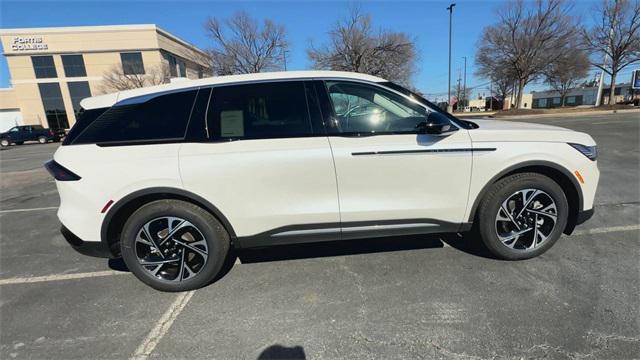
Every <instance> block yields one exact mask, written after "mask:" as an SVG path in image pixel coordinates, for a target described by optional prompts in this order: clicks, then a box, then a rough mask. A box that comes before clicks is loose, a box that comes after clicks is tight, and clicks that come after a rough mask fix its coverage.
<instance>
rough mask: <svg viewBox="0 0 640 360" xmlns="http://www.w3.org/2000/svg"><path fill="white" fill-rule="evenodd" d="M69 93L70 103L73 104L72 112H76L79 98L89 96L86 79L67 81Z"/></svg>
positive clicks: (89, 90)
mask: <svg viewBox="0 0 640 360" xmlns="http://www.w3.org/2000/svg"><path fill="white" fill-rule="evenodd" d="M68 85H69V95H71V104H72V105H73V112H74V113H75V114H76V116H77V114H78V112H79V111H80V108H81V107H80V100H82V99H84V98H88V97H91V89H89V82H87V81H75V82H70V83H68Z"/></svg>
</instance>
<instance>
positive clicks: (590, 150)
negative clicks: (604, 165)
mask: <svg viewBox="0 0 640 360" xmlns="http://www.w3.org/2000/svg"><path fill="white" fill-rule="evenodd" d="M569 145H571V147H572V148H574V149H576V150H578V151H580V152H581V153H582V155H584V156H586V157H588V158H589V160H591V161H596V159H597V158H598V146H597V145H594V146H585V145H580V144H572V143H569Z"/></svg>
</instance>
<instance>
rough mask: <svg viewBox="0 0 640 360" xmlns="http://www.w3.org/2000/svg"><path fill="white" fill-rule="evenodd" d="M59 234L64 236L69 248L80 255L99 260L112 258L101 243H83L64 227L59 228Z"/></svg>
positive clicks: (107, 249)
mask: <svg viewBox="0 0 640 360" xmlns="http://www.w3.org/2000/svg"><path fill="white" fill-rule="evenodd" d="M60 233H62V236H64V238H65V240H67V242H68V243H69V245H71V247H72V248H73V249H74V250H76V251H77V252H79V253H80V254H82V255H87V256H93V257H99V258H112V257H113V255H112V254H111V251H109V248H108V247H107V246H105V244H104V243H103V242H101V241H100V242H98V241H84V240H82V239H80V238H79V237H77V236H76V235H75V234H74V233H72V232H71V231H70V230H69V229H67V228H66V227H65V226H64V225H63V226H62V227H61V228H60Z"/></svg>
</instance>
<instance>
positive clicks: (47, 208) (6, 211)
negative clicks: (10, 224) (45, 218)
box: [0, 206, 58, 214]
mask: <svg viewBox="0 0 640 360" xmlns="http://www.w3.org/2000/svg"><path fill="white" fill-rule="evenodd" d="M43 210H58V207H57V206H50V207H41V208H31V209H11V210H0V214H8V213H17V212H27V211H43Z"/></svg>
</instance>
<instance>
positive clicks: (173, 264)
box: [120, 200, 230, 291]
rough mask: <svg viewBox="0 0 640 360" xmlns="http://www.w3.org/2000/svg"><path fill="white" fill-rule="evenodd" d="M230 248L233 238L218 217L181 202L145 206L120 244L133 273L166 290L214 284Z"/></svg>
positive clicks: (122, 237) (131, 219)
mask: <svg viewBox="0 0 640 360" xmlns="http://www.w3.org/2000/svg"><path fill="white" fill-rule="evenodd" d="M229 244H230V240H229V234H228V233H227V232H226V231H225V229H224V227H223V226H222V224H221V223H220V222H219V221H218V220H217V219H216V218H215V217H214V216H213V215H211V214H210V213H209V212H207V211H205V210H204V209H202V208H200V207H198V206H196V205H194V204H191V203H188V202H185V201H179V200H159V201H154V202H151V203H148V204H146V205H144V206H142V207H141V208H140V209H138V210H137V211H135V212H134V213H133V215H132V216H131V217H130V218H129V220H128V221H127V222H126V224H125V226H124V229H123V231H122V235H121V239H120V249H121V252H122V258H123V259H124V262H125V263H126V264H127V267H128V268H129V270H131V272H132V273H133V274H134V275H135V276H136V277H137V278H138V279H140V280H141V281H142V282H144V283H145V284H147V285H149V286H151V287H153V288H155V289H157V290H161V291H187V290H193V289H197V288H200V287H202V286H205V285H207V284H209V283H210V282H211V281H212V280H213V279H214V278H215V276H216V275H217V274H218V272H219V271H220V269H221V268H222V265H223V263H224V260H225V258H226V256H227V253H228V251H229Z"/></svg>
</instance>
